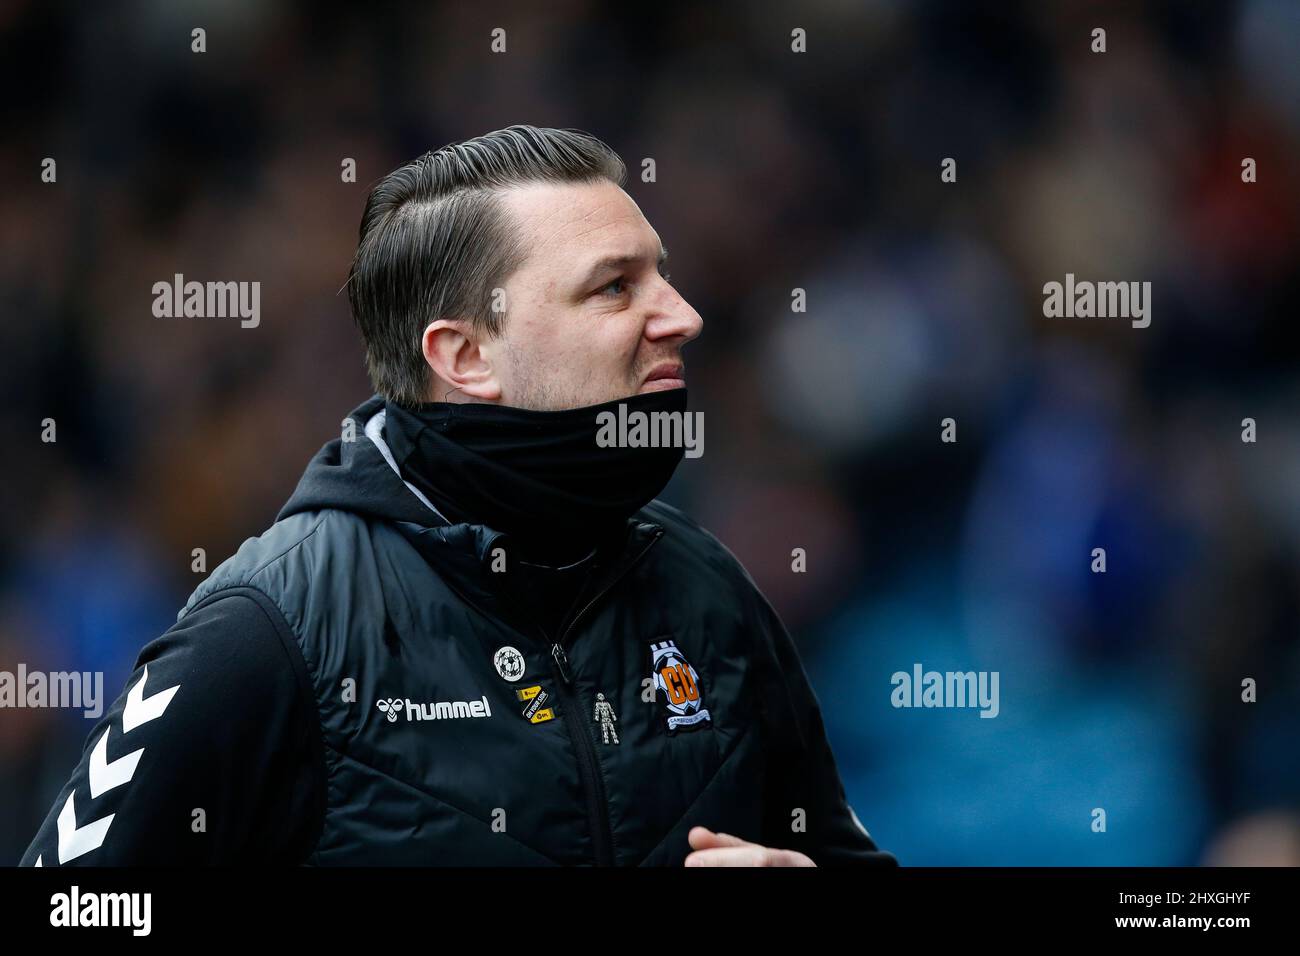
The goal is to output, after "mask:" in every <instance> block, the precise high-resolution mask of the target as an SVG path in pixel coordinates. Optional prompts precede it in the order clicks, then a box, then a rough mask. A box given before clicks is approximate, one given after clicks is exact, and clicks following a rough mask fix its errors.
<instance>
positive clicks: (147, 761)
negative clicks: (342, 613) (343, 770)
mask: <svg viewBox="0 0 1300 956" xmlns="http://www.w3.org/2000/svg"><path fill="white" fill-rule="evenodd" d="M292 641H293V638H292V635H291V634H290V633H289V631H288V628H287V626H286V625H285V624H284V619H283V617H282V616H281V615H280V613H279V611H278V609H276V608H275V606H274V605H273V604H272V603H271V601H270V600H269V599H268V598H267V597H266V596H265V595H264V594H262V593H261V592H260V591H257V590H255V589H253V588H234V589H230V590H226V591H221V592H218V593H217V594H215V595H213V596H212V597H210V598H209V599H208V600H206V601H205V602H203V603H202V604H200V605H198V606H197V607H196V608H195V609H194V610H192V611H191V612H190V613H189V614H187V615H186V616H185V617H184V618H183V619H182V620H181V621H180V622H178V623H177V624H176V625H174V626H173V627H172V628H170V629H169V630H168V631H167V632H166V633H165V634H163V635H162V636H161V637H159V638H157V639H156V640H154V641H152V642H150V643H149V644H148V645H146V646H145V648H144V649H143V650H142V651H141V652H140V656H139V657H138V659H137V660H136V666H135V671H134V672H133V673H132V675H131V677H130V678H129V679H128V681H127V684H126V688H125V689H124V690H123V692H122V694H121V695H120V696H119V697H118V698H117V700H116V701H115V702H114V703H113V706H112V707H111V708H110V709H109V710H108V711H107V712H106V713H105V714H104V716H103V718H102V719H101V720H100V721H99V722H98V723H97V724H96V725H95V728H94V729H93V730H92V731H91V732H90V735H89V736H88V737H87V738H86V744H85V747H84V748H83V752H82V756H81V761H80V763H79V764H78V765H77V767H76V769H75V770H74V771H73V774H72V777H71V779H70V780H69V781H68V782H67V783H66V784H65V785H64V787H63V789H62V790H61V791H60V792H59V795H58V797H57V798H56V799H55V801H54V805H53V806H52V807H51V809H50V812H49V814H48V815H47V816H46V818H45V822H44V824H42V826H41V829H40V832H38V833H37V834H36V838H35V839H34V840H33V841H32V844H31V846H30V847H28V849H27V852H26V853H25V854H24V855H23V859H22V862H21V864H20V865H21V866H35V865H40V866H141V865H155V866H156V865H189V866H193V865H210V864H225V863H249V862H252V863H298V862H301V861H303V860H304V859H305V857H306V856H307V854H308V853H310V851H311V848H312V846H313V845H314V843H315V840H316V834H317V832H318V830H319V825H320V819H321V814H322V812H323V811H322V807H321V803H320V801H321V800H322V799H323V793H322V791H321V785H322V782H323V765H322V763H321V761H322V760H323V756H322V752H321V737H320V729H319V726H318V717H317V714H316V711H315V707H314V705H313V703H312V698H311V696H310V687H309V686H308V684H307V674H306V670H305V666H304V665H303V663H302V660H301V657H300V656H299V657H298V658H297V659H296V660H295V658H294V654H295V653H297V649H296V647H291V646H290V643H289V642H292Z"/></svg>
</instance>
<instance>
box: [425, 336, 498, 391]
mask: <svg viewBox="0 0 1300 956" xmlns="http://www.w3.org/2000/svg"><path fill="white" fill-rule="evenodd" d="M420 347H421V348H422V349H423V351H424V360H425V361H426V362H428V363H429V368H431V369H433V374H434V375H435V376H436V377H437V378H438V379H441V380H442V383H445V384H440V383H439V382H437V381H435V382H434V390H435V392H436V393H437V394H435V395H434V396H433V401H435V402H441V401H445V398H444V396H443V394H442V393H445V392H450V391H454V390H459V391H460V392H461V393H462V394H463V395H464V396H465V397H467V398H471V399H474V400H476V401H480V402H498V401H500V400H501V383H500V382H499V381H498V380H497V376H496V372H495V371H494V370H493V368H492V364H491V362H489V361H488V359H487V356H485V355H484V354H483V350H482V349H480V348H479V343H478V336H477V334H476V333H475V330H474V326H473V323H471V322H469V321H466V320H464V319H438V320H437V321H436V322H431V323H429V325H428V327H427V328H426V329H425V330H424V335H423V336H422V337H421V339H420Z"/></svg>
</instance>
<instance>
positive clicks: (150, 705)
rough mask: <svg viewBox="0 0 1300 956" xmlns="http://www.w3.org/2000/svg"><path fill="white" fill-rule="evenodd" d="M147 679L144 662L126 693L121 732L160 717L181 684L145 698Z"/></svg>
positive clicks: (146, 669)
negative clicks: (135, 682)
mask: <svg viewBox="0 0 1300 956" xmlns="http://www.w3.org/2000/svg"><path fill="white" fill-rule="evenodd" d="M147 680H149V665H148V664H145V665H144V673H143V674H141V675H140V680H139V682H138V683H137V684H136V685H135V686H134V687H132V688H131V692H130V693H129V694H127V695H126V706H125V707H123V708H122V733H124V734H129V733H130V732H131V731H133V730H135V728H137V727H139V726H140V725H141V724H147V723H148V722H149V721H151V720H153V719H154V718H155V717H161V716H162V712H163V711H164V710H166V709H167V705H168V704H170V703H171V702H172V698H173V697H174V696H176V692H177V691H178V690H180V689H181V685H180V684H177V685H176V686H175V687H168V688H167V689H166V690H160V691H159V692H158V693H156V694H154V695H153V696H152V697H149V698H146V697H145V696H144V685H145V682H146V681H147ZM127 779H130V778H129V777H128V778H127Z"/></svg>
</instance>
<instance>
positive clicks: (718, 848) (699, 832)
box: [686, 827, 817, 866]
mask: <svg viewBox="0 0 1300 956" xmlns="http://www.w3.org/2000/svg"><path fill="white" fill-rule="evenodd" d="M686 842H688V843H689V844H690V845H691V849H692V850H694V851H695V852H694V853H691V854H688V855H687V857H686V866H816V865H817V864H816V863H814V862H813V861H812V860H810V859H808V857H806V856H804V854H802V853H799V852H798V851H796V850H773V849H772V848H771V847H766V846H759V845H758V844H757V843H748V842H746V841H745V840H742V839H740V838H739V837H734V836H731V835H730V834H727V833H714V832H713V831H712V830H710V829H708V828H707V827H691V832H690V833H688V834H687V835H686Z"/></svg>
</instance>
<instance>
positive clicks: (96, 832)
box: [35, 664, 181, 867]
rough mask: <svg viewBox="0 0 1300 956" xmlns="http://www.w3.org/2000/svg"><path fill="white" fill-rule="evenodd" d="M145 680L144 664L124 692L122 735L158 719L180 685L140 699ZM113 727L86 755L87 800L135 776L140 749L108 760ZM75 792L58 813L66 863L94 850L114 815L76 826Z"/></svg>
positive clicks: (39, 863)
mask: <svg viewBox="0 0 1300 956" xmlns="http://www.w3.org/2000/svg"><path fill="white" fill-rule="evenodd" d="M148 680H149V665H148V664H146V665H145V668H144V673H142V674H141V675H140V679H139V680H138V681H136V684H135V686H134V687H132V688H131V690H130V691H128V692H127V695H126V706H124V707H123V708H122V733H123V734H129V733H130V732H131V731H132V730H134V729H135V728H137V727H139V726H140V725H141V724H147V723H148V722H149V721H151V720H153V719H154V718H156V717H161V716H162V714H163V711H165V710H166V709H167V705H168V704H170V703H171V701H172V698H173V697H175V696H176V692H177V691H178V690H180V689H181V685H180V684H177V685H176V686H175V687H168V688H167V689H166V690H160V691H159V692H158V693H156V694H154V695H153V696H152V697H145V696H144V685H145V684H146V683H147V682H148ZM112 730H113V728H112V727H109V728H107V729H106V730H105V731H104V733H103V734H101V735H100V738H99V740H98V741H96V742H95V749H94V750H93V751H91V754H90V771H89V777H90V797H91V799H92V800H93V799H95V798H97V797H99V795H100V794H102V793H107V792H108V791H109V790H112V789H113V788H114V787H120V786H121V785H122V784H124V783H129V782H130V780H131V778H132V777H133V776H134V775H135V768H136V766H137V765H138V764H139V763H140V757H141V756H143V754H144V748H143V747H141V748H140V749H139V750H134V751H132V752H131V753H129V754H126V755H125V756H123V757H118V758H117V759H116V760H114V761H113V762H112V763H109V761H108V737H109V734H110V733H112ZM75 797H76V791H75V790H74V791H73V792H72V793H70V794H68V802H67V803H65V804H64V805H63V809H62V810H60V811H59V820H58V826H59V862H60V863H67V862H68V861H69V860H75V859H76V858H77V857H79V856H81V855H83V854H86V853H89V852H90V851H91V850H95V849H98V848H99V847H100V845H101V844H103V842H104V837H106V836H107V835H108V828H109V827H110V826H111V825H112V823H113V817H115V816H116V815H117V814H114V813H110V814H108V815H107V816H103V817H100V818H99V819H98V820H92V821H91V822H90V823H87V824H86V825H85V826H83V827H78V826H77V810H76V804H75V803H74V798H75ZM35 865H36V866H41V867H43V866H44V865H45V864H44V862H43V861H42V859H41V857H40V856H37V857H36V864H35Z"/></svg>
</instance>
